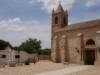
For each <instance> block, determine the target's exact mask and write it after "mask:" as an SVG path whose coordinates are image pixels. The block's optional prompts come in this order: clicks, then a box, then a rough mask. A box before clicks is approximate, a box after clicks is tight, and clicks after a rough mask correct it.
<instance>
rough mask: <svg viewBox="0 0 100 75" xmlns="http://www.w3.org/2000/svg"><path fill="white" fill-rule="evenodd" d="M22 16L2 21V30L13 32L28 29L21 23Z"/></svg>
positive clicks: (0, 23)
mask: <svg viewBox="0 0 100 75" xmlns="http://www.w3.org/2000/svg"><path fill="white" fill-rule="evenodd" d="M21 23H22V22H21V19H20V18H13V19H8V20H1V21H0V30H5V31H12V32H21V31H24V30H25V29H26V27H25V26H23V25H21Z"/></svg>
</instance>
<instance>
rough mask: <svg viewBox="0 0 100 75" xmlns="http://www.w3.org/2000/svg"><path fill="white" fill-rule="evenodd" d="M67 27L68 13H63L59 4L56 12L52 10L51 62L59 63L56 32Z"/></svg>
mask: <svg viewBox="0 0 100 75" xmlns="http://www.w3.org/2000/svg"><path fill="white" fill-rule="evenodd" d="M67 25H68V13H67V11H65V10H64V9H63V7H62V5H61V3H59V5H58V8H57V9H56V10H54V9H53V10H52V27H51V28H52V31H51V48H52V52H51V58H52V60H53V61H60V50H59V37H58V34H57V33H56V30H58V29H62V28H64V27H66V26H67Z"/></svg>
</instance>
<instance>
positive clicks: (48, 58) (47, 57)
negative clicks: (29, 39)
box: [39, 55, 51, 60]
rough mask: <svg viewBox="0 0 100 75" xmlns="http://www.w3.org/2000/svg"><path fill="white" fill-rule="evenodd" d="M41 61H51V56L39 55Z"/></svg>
mask: <svg viewBox="0 0 100 75" xmlns="http://www.w3.org/2000/svg"><path fill="white" fill-rule="evenodd" d="M39 60H51V57H50V56H49V55H39Z"/></svg>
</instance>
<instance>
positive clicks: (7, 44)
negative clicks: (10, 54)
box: [0, 40, 12, 49]
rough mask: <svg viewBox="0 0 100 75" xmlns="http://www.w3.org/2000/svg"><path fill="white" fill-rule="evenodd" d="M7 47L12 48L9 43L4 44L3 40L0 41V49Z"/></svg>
mask: <svg viewBox="0 0 100 75" xmlns="http://www.w3.org/2000/svg"><path fill="white" fill-rule="evenodd" d="M8 46H9V47H12V46H11V45H10V43H9V42H6V41H4V40H0V49H5V48H6V47H8Z"/></svg>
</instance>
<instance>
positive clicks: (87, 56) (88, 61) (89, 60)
mask: <svg viewBox="0 0 100 75" xmlns="http://www.w3.org/2000/svg"><path fill="white" fill-rule="evenodd" d="M95 54H96V52H95V42H94V40H92V39H89V40H87V42H86V46H85V49H84V52H83V58H84V64H85V65H94V62H95Z"/></svg>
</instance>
